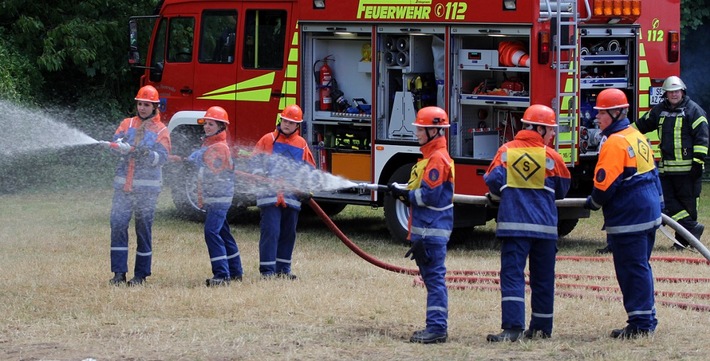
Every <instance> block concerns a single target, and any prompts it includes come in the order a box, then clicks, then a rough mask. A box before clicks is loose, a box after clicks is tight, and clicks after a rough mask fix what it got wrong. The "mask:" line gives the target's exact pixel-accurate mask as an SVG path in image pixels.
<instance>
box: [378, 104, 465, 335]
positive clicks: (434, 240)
mask: <svg viewBox="0 0 710 361" xmlns="http://www.w3.org/2000/svg"><path fill="white" fill-rule="evenodd" d="M413 125H414V126H415V128H416V130H415V136H416V137H417V141H418V142H419V145H420V146H421V147H420V150H421V152H422V155H423V158H422V159H420V160H419V161H418V162H417V163H416V164H415V165H414V167H413V168H412V173H411V177H410V179H409V182H407V187H406V189H401V188H399V187H397V186H396V185H395V184H394V183H392V184H390V185H389V192H390V193H391V194H392V196H394V197H395V198H398V199H399V200H401V201H402V202H404V203H405V204H406V205H407V206H409V209H410V216H409V235H408V239H409V240H410V242H411V248H410V249H409V251H408V252H407V254H406V255H405V257H410V258H411V259H413V260H415V261H416V264H417V266H418V267H419V273H420V274H421V276H422V279H423V280H424V285H425V286H426V289H427V308H426V328H424V329H423V330H419V331H416V332H414V334H413V335H412V337H411V338H410V339H409V341H410V342H414V343H425V344H429V343H443V342H446V338H447V337H448V333H447V330H448V326H447V319H448V313H449V311H448V303H449V300H448V293H447V290H446V281H445V279H444V277H445V275H446V265H445V264H444V261H445V260H446V244H447V243H448V241H449V236H450V235H451V230H452V229H453V215H454V211H453V196H454V162H453V160H451V157H450V156H449V153H448V151H447V145H446V137H445V129H446V128H448V127H449V117H448V115H447V114H446V112H445V111H444V110H443V109H441V108H439V107H434V106H430V107H424V108H422V109H421V110H419V111H418V112H417V115H416V119H415V120H414V123H413Z"/></svg>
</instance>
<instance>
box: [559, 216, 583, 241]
mask: <svg viewBox="0 0 710 361" xmlns="http://www.w3.org/2000/svg"><path fill="white" fill-rule="evenodd" d="M577 222H579V219H560V220H558V221H557V236H558V237H564V236H566V235H568V234H570V232H572V230H573V229H574V227H576V226H577Z"/></svg>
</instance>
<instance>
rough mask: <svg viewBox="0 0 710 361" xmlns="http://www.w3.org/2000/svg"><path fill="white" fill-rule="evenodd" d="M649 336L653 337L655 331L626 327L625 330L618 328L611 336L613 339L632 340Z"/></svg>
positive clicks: (612, 331)
mask: <svg viewBox="0 0 710 361" xmlns="http://www.w3.org/2000/svg"><path fill="white" fill-rule="evenodd" d="M649 335H653V331H649V330H641V329H638V328H635V327H631V326H626V327H624V328H617V329H615V330H611V335H610V336H611V337H612V338H620V339H632V338H639V337H643V336H649Z"/></svg>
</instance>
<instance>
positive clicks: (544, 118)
mask: <svg viewBox="0 0 710 361" xmlns="http://www.w3.org/2000/svg"><path fill="white" fill-rule="evenodd" d="M555 117H556V115H555V111H554V110H552V108H550V107H548V106H547V105H542V104H533V105H531V106H529V107H528V108H527V109H525V113H523V118H522V119H520V121H521V122H523V123H527V124H535V125H542V126H546V127H556V126H557V122H556V121H555Z"/></svg>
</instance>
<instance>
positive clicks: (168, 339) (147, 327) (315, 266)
mask: <svg viewBox="0 0 710 361" xmlns="http://www.w3.org/2000/svg"><path fill="white" fill-rule="evenodd" d="M708 193H710V190H707V191H706V192H704V193H703V202H702V204H705V205H707V204H708V198H709V196H710V195H709V194H708ZM169 198H170V197H169V193H168V192H165V193H164V194H163V195H161V198H160V203H159V208H158V211H157V214H156V221H155V226H154V230H153V231H154V232H153V234H154V258H153V260H154V261H153V276H152V277H150V278H149V279H148V283H147V286H145V287H137V288H126V287H111V286H109V285H108V282H107V281H108V280H109V278H110V277H111V276H112V275H111V273H110V265H109V224H108V213H109V209H110V202H111V192H110V191H109V190H102V189H98V190H83V191H61V192H58V191H53V192H41V191H37V192H32V193H23V194H15V195H2V196H0V204H2V208H1V209H0V319H1V321H0V359H2V360H85V359H95V360H369V361H373V360H638V361H649V360H706V359H708V352H709V351H710V346H708V344H707V329H708V323H709V321H710V313H708V312H707V311H694V310H687V309H682V308H679V307H673V306H666V305H661V304H658V305H657V308H658V319H659V327H658V329H657V332H656V334H655V335H654V336H653V337H651V338H645V339H638V340H631V341H618V340H613V339H610V338H609V337H608V333H609V331H610V330H611V329H612V328H618V327H622V326H624V324H625V319H626V316H625V312H624V310H623V307H622V305H621V302H620V301H619V300H618V298H615V297H618V296H619V294H618V293H614V292H613V291H610V290H604V289H603V288H602V289H601V290H600V291H590V290H585V289H569V288H566V286H565V287H563V286H561V285H558V291H565V292H567V293H568V294H569V293H571V292H574V293H576V294H578V296H577V297H569V295H567V296H560V297H556V304H555V329H554V334H553V338H552V339H548V340H537V341H532V342H516V343H503V344H488V343H487V342H486V341H485V336H486V334H487V333H494V332H496V333H497V332H498V331H499V327H500V295H499V292H497V291H490V290H483V289H465V290H451V291H449V309H450V311H449V342H447V343H445V344H441V345H418V344H410V343H408V339H409V336H410V335H411V333H412V332H413V331H415V330H417V329H420V328H422V327H423V325H424V308H425V290H424V289H423V288H421V287H419V286H414V285H413V284H414V277H412V276H407V275H402V274H397V273H393V272H388V271H385V270H383V269H380V268H377V267H374V266H372V265H370V264H369V263H367V262H365V261H364V260H362V259H361V258H359V257H358V256H356V255H355V254H354V253H353V252H351V251H350V250H349V249H348V248H346V247H345V246H344V245H343V244H342V243H341V242H340V241H339V240H338V239H337V238H335V237H334V236H333V235H332V233H330V232H329V231H328V230H327V229H326V228H325V227H324V226H323V223H322V222H321V221H320V220H318V219H302V221H301V222H300V224H299V234H298V241H297V245H296V250H295V254H294V265H293V271H294V273H296V274H297V275H298V276H299V280H298V281H294V282H289V281H285V280H274V281H264V280H261V279H260V277H259V273H258V214H257V213H256V212H255V211H250V212H249V213H247V214H246V215H245V216H244V217H242V218H241V219H240V220H239V221H238V222H237V223H236V224H234V225H233V228H232V231H233V233H234V234H235V236H236V238H237V242H238V244H239V246H240V250H241V253H242V259H243V262H244V268H245V272H246V274H245V279H244V282H242V283H238V284H232V285H230V286H229V287H223V288H216V289H208V288H206V287H204V280H205V279H206V278H208V277H209V276H211V272H210V267H209V259H208V255H207V248H206V246H205V244H204V240H203V235H202V225H201V224H199V223H194V222H190V221H186V220H182V219H179V218H177V217H176V216H175V215H174V213H173V211H172V205H171V204H170V201H169ZM703 211H704V213H703V214H702V216H701V221H702V222H703V223H705V224H706V225H710V219H708V218H709V216H710V213H708V212H707V206H706V207H705V208H704V209H703ZM334 220H335V222H336V224H338V225H339V226H340V227H341V229H342V230H343V232H344V233H345V234H346V235H347V236H349V237H350V238H351V239H352V240H353V241H354V242H355V243H356V244H357V245H358V246H359V247H361V248H362V249H364V250H365V251H367V252H368V253H370V254H372V255H373V256H375V257H377V258H378V259H381V260H382V261H384V262H388V263H392V264H395V265H398V266H402V267H408V268H410V267H414V263H413V262H412V261H409V260H408V259H405V258H403V255H404V252H405V251H406V248H405V247H404V246H403V245H399V244H393V243H392V242H390V241H389V240H388V234H387V231H386V229H385V227H384V221H383V219H382V214H381V210H370V209H368V208H363V207H348V208H346V210H345V211H344V212H343V213H342V214H340V215H338V216H336V217H335V218H334ZM493 226H494V225H493V224H490V225H488V226H487V227H483V228H480V229H476V231H475V232H474V238H473V239H472V240H471V241H470V242H468V243H465V244H456V245H451V246H450V250H449V256H448V258H447V266H448V269H449V270H479V271H483V270H498V268H499V263H500V262H499V252H498V244H497V243H496V241H495V237H494V235H493V232H492V230H493ZM600 228H601V214H599V213H594V214H593V217H592V218H590V219H585V220H582V221H580V224H579V225H578V227H577V228H576V229H575V230H574V231H573V232H572V233H571V234H570V235H568V236H567V237H565V238H563V239H562V240H560V242H559V244H558V246H559V248H560V251H559V254H560V255H568V256H595V254H594V250H595V249H596V248H599V247H602V246H603V245H604V241H603V240H604V234H603V233H602V232H601V230H600ZM703 241H704V243H705V244H707V243H708V242H707V241H708V235H707V234H706V235H705V236H704V237H703ZM670 246H671V242H670V241H669V240H668V239H667V238H665V237H664V236H662V235H661V234H660V233H659V237H658V239H657V245H656V250H655V252H654V255H656V256H670V257H680V256H682V257H693V258H696V259H698V258H701V256H700V255H699V254H697V253H692V252H687V251H686V252H683V253H678V252H674V251H671V250H670ZM129 249H130V252H131V253H130V255H131V256H130V257H129V258H130V259H131V262H130V264H129V269H131V270H132V258H133V255H134V252H135V237H134V235H133V232H131V240H130V244H129ZM605 259H607V260H609V259H610V257H609V256H605ZM653 267H654V272H655V276H656V277H696V278H707V277H710V266H708V265H707V264H686V263H678V262H661V261H654V262H653ZM557 273H558V275H559V274H563V273H570V274H586V275H603V276H610V279H606V280H582V281H577V283H579V284H582V283H583V284H587V285H597V286H609V287H614V286H616V282H615V279H614V277H613V276H614V271H613V267H612V264H611V262H608V261H607V262H585V261H559V262H558V263H557ZM130 276H132V274H131V273H129V277H130ZM559 282H564V283H572V282H574V281H571V280H564V279H560V280H559ZM656 288H657V290H659V291H671V292H686V293H696V294H698V295H696V296H693V297H691V296H689V295H687V294H684V295H682V296H678V295H676V296H658V298H657V300H661V299H663V300H668V301H675V302H681V303H685V304H690V303H692V304H710V300H708V299H707V297H706V296H707V294H708V292H710V287H709V286H708V283H706V282H702V283H688V282H678V283H667V282H657V284H656ZM689 297H690V298H689ZM528 298H529V297H528ZM528 304H529V299H528ZM528 317H529V309H528Z"/></svg>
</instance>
